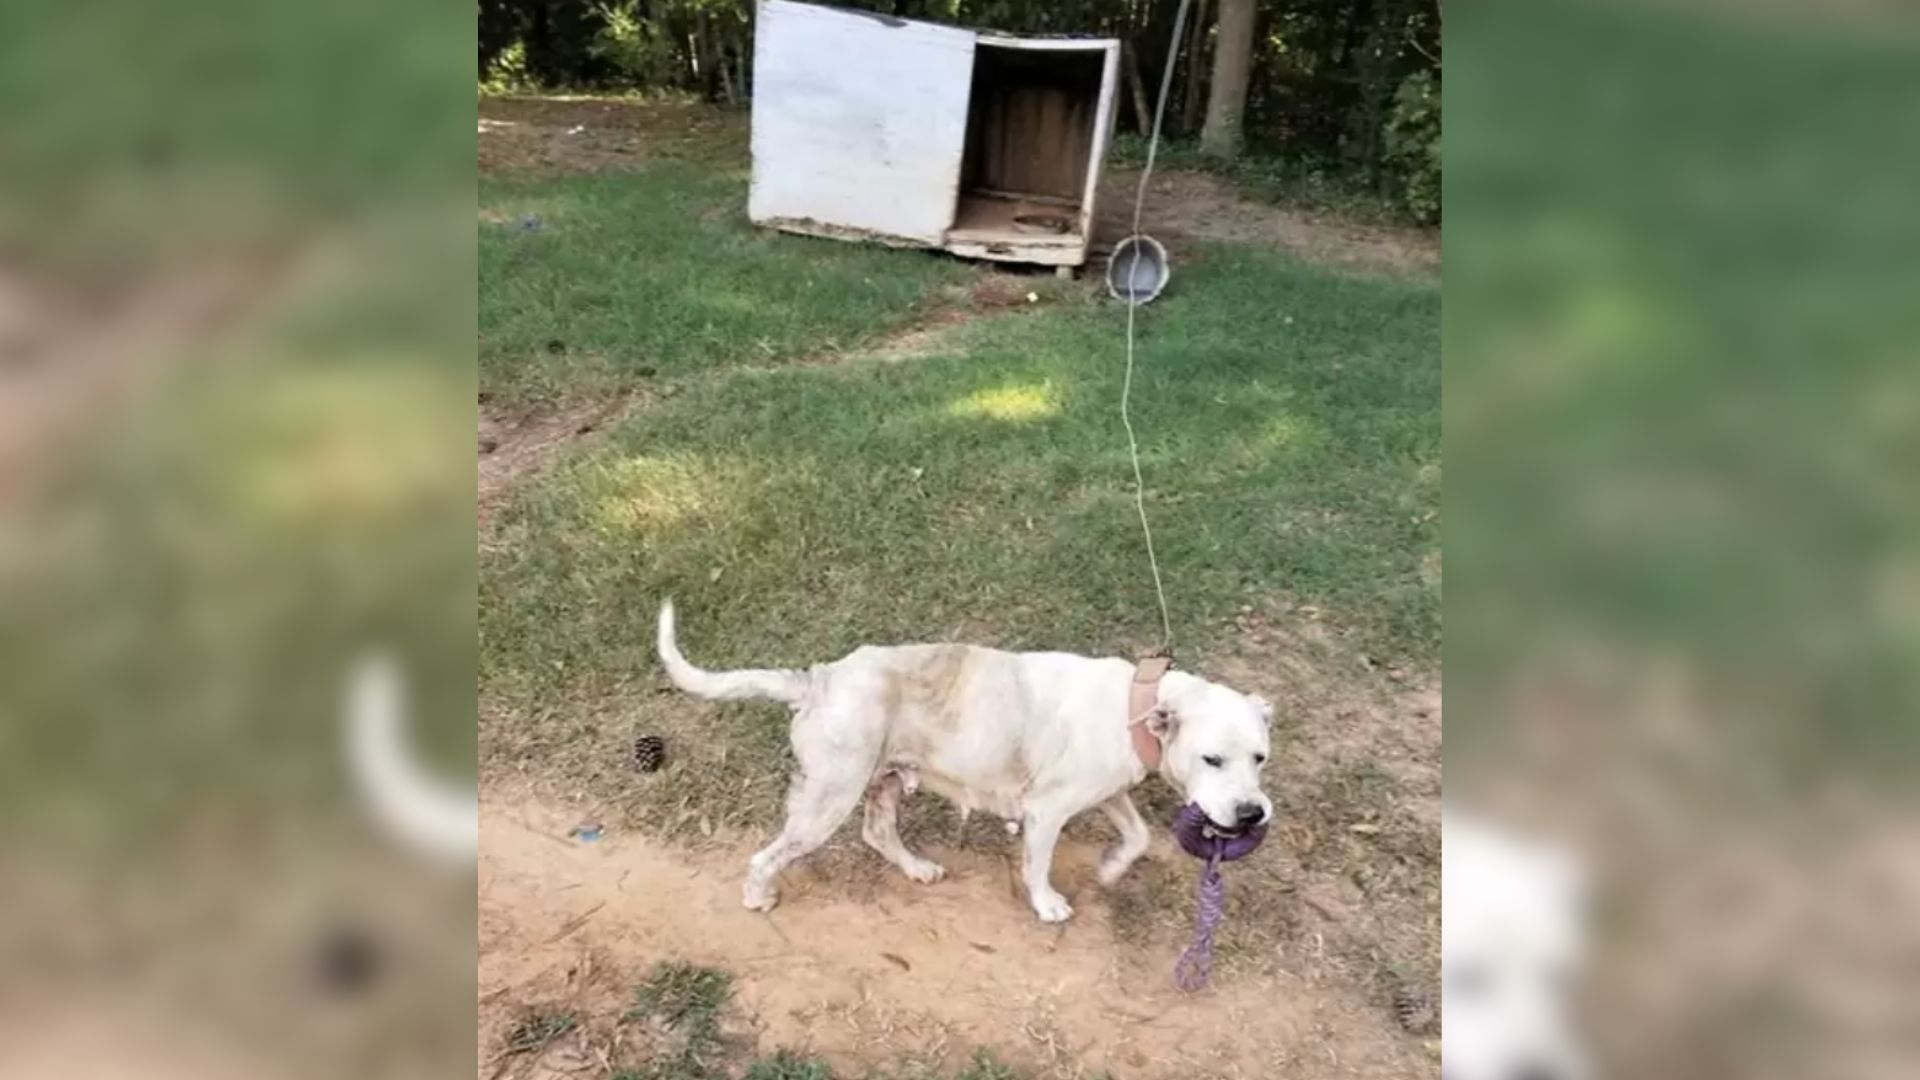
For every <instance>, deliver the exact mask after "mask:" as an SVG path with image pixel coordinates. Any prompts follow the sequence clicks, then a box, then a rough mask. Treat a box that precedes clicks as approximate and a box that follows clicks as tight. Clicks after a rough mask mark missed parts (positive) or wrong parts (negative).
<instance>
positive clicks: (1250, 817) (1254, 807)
mask: <svg viewBox="0 0 1920 1080" xmlns="http://www.w3.org/2000/svg"><path fill="white" fill-rule="evenodd" d="M1266 817H1267V811H1266V810H1265V809H1264V808H1263V807H1262V806H1261V805H1260V804H1259V803H1251V802H1243V803H1241V804H1240V805H1239V806H1236V807H1234V808H1233V823H1234V824H1235V825H1238V826H1239V827H1240V828H1242V829H1245V828H1247V827H1249V826H1253V825H1258V824H1260V823H1261V822H1262V821H1264V820H1266Z"/></svg>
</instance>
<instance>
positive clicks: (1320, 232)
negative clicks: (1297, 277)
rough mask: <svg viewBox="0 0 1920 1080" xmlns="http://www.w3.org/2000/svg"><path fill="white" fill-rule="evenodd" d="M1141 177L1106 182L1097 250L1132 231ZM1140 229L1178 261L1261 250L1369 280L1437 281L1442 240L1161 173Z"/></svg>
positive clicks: (1180, 173)
mask: <svg viewBox="0 0 1920 1080" xmlns="http://www.w3.org/2000/svg"><path fill="white" fill-rule="evenodd" d="M1139 184H1140V174H1139V172H1138V171H1136V170H1131V169H1128V170H1124V171H1119V172H1115V173H1113V174H1112V175H1110V176H1109V177H1107V178H1106V179H1104V180H1103V181H1102V182H1101V185H1100V203H1099V222H1098V224H1097V225H1096V243H1097V244H1099V245H1101V246H1102V247H1104V248H1106V249H1108V250H1111V248H1112V245H1113V244H1115V243H1116V242H1118V241H1119V240H1120V239H1121V238H1122V237H1125V236H1126V235H1127V234H1128V233H1130V232H1132V231H1133V202H1134V198H1135V197H1136V195H1137V193H1138V188H1139ZM1140 217H1141V221H1140V228H1141V231H1142V232H1145V233H1147V234H1148V235H1150V236H1152V237H1153V238H1154V239H1156V240H1159V241H1160V242H1161V243H1162V244H1164V245H1166V247H1167V251H1168V255H1169V256H1170V257H1172V258H1173V259H1175V260H1179V259H1180V258H1181V257H1183V256H1187V257H1191V256H1192V255H1194V254H1196V250H1195V249H1196V248H1197V246H1198V245H1200V244H1211V243H1235V244H1256V245H1260V246H1264V247H1271V248H1275V249H1277V250H1281V251H1286V252H1288V253H1290V254H1293V255H1296V256H1298V257H1299V258H1301V259H1303V260H1305V261H1307V262H1312V263H1319V264H1322V265H1325V266H1332V267H1337V268H1339V269H1341V270H1346V271H1353V272H1358V273H1367V274H1391V275H1397V276H1419V277H1426V278H1437V277H1439V275H1440V237H1439V234H1438V233H1436V232H1433V231H1430V230H1422V229H1404V228H1392V227H1389V226H1381V225H1362V224H1358V223H1356V222H1351V221H1343V220H1340V219H1338V218H1333V217H1328V216H1325V215H1321V214H1313V213H1308V212H1306V211H1302V210H1296V209H1292V208H1289V207H1284V206H1274V205H1272V204H1270V203H1263V202H1258V201H1255V200H1252V199H1248V198H1247V197H1246V196H1244V195H1242V194H1240V192H1238V191H1237V190H1235V189H1234V186H1233V185H1232V184H1231V183H1229V182H1228V181H1226V180H1222V179H1221V178H1219V177H1217V176H1213V175H1210V174H1208V173H1204V172H1195V171H1192V170H1182V169H1166V168H1159V167H1156V168H1155V169H1154V172H1153V176H1152V178H1151V179H1150V180H1149V182H1148V184H1147V197H1146V202H1145V205H1144V208H1143V209H1142V211H1141V215H1140Z"/></svg>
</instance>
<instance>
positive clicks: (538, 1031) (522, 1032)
mask: <svg viewBox="0 0 1920 1080" xmlns="http://www.w3.org/2000/svg"><path fill="white" fill-rule="evenodd" d="M579 1024H580V1018H579V1017H578V1016H576V1015H574V1014H573V1013H572V1012H567V1011H557V1012H556V1011H550V1010H544V1009H536V1010H534V1011H533V1012H530V1013H528V1014H527V1015H526V1017H525V1018H524V1019H522V1020H521V1021H520V1022H519V1023H518V1024H515V1025H514V1026H513V1030H512V1031H509V1032H508V1033H507V1046H506V1049H507V1052H508V1053H510V1054H532V1053H537V1052H539V1051H541V1050H545V1049H546V1048H547V1047H548V1046H550V1045H552V1044H553V1041H554V1040H555V1039H558V1038H559V1037H560V1036H562V1035H565V1034H566V1033H567V1032H569V1031H572V1030H573V1029H574V1028H576V1027H578V1026H579Z"/></svg>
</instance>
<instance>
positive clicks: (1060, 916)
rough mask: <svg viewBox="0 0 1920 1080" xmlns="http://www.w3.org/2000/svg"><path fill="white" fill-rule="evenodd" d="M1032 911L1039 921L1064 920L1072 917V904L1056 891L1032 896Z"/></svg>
mask: <svg viewBox="0 0 1920 1080" xmlns="http://www.w3.org/2000/svg"><path fill="white" fill-rule="evenodd" d="M1033 913H1034V914H1035V915H1038V916H1040V921H1041V922H1066V921H1067V920H1068V919H1070V918H1072V917H1073V905H1072V904H1069V903H1067V898H1066V897H1064V896H1061V895H1060V894H1059V893H1057V892H1050V893H1047V894H1046V895H1044V896H1036V897H1034V898H1033Z"/></svg>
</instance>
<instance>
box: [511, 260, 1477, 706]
mask: <svg viewBox="0 0 1920 1080" xmlns="http://www.w3.org/2000/svg"><path fill="white" fill-rule="evenodd" d="M1438 299H1439V298H1438V293H1437V291H1436V290H1434V289H1431V288H1428V287H1422V286H1417V285H1410V284H1403V283H1383V282H1360V281H1353V280H1349V279H1343V278H1339V277H1335V276H1333V275H1330V274H1326V273H1323V272H1320V271H1317V270H1314V269H1311V268H1308V267H1304V266H1302V265H1300V264H1297V263H1294V262H1291V261H1289V260H1287V259H1286V258H1284V257H1281V256H1278V255H1272V254H1266V253H1260V252H1253V251H1218V252H1216V253H1214V254H1213V255H1212V256H1211V257H1210V258H1209V259H1208V260H1207V261H1206V262H1205V263H1203V264H1201V265H1199V266H1196V267H1193V268H1191V269H1190V270H1189V271H1188V272H1187V273H1186V274H1185V275H1183V278H1182V284H1181V288H1180V289H1179V290H1178V291H1177V292H1176V293H1173V294H1170V295H1169V296H1168V297H1166V298H1165V299H1164V300H1163V301H1161V302H1160V303H1158V304H1156V305H1155V306H1154V307H1153V308H1151V309H1149V310H1148V311H1147V312H1146V313H1145V315H1144V317H1143V319H1142V326H1141V338H1140V347H1139V369H1138V372H1137V375H1136V385H1135V400H1134V409H1135V418H1136V425H1137V427H1138V429H1139V431H1140V434H1141V453H1142V463H1143V467H1144V469H1145V472H1146V477H1147V483H1148V487H1149V492H1148V500H1147V501H1148V510H1149V513H1150V514H1151V516H1152V519H1153V521H1154V524H1155V525H1156V526H1157V530H1158V531H1157V535H1156V539H1157V542H1158V549H1159V555H1160V559H1161V561H1162V564H1163V567H1164V569H1165V572H1166V576H1167V581H1168V585H1169V594H1170V595H1169V599H1170V602H1171V603H1172V605H1173V609H1174V610H1173V618H1174V624H1175V632H1176V636H1177V637H1178V638H1179V639H1180V641H1181V642H1182V643H1184V644H1187V645H1190V646H1192V647H1195V648H1205V647H1206V646H1207V645H1209V644H1211V643H1214V642H1216V641H1218V640H1219V638H1220V636H1221V635H1222V634H1223V633H1224V632H1227V631H1226V628H1225V626H1224V622H1225V620H1226V619H1227V618H1228V617H1229V616H1230V615H1231V614H1233V613H1234V612H1235V611H1237V610H1238V609H1239V607H1240V606H1242V605H1254V606H1257V607H1261V608H1268V607H1272V606H1275V605H1285V604H1300V605H1307V606H1309V607H1315V608H1319V609H1322V610H1324V611H1326V612H1328V613H1329V618H1332V619H1336V620H1337V623H1338V627H1339V630H1340V632H1342V633H1344V634H1345V635H1346V636H1347V640H1348V641H1349V643H1350V644H1351V645H1352V646H1353V647H1354V648H1357V649H1366V650H1369V651H1370V652H1371V653H1372V654H1374V655H1376V656H1383V657H1388V658H1403V659H1406V660H1409V661H1411V662H1414V663H1417V664H1430V663H1431V662H1433V661H1434V660H1435V659H1436V658H1437V646H1438V640H1439V619H1438V607H1439V598H1440V597H1439V585H1438V581H1437V574H1436V573H1435V572H1434V569H1435V564H1436V563H1437V558H1438V551H1439V541H1440V524H1439V493H1440V464H1439V461H1440V441H1439V436H1440V431H1439V416H1438V401H1439V379H1440V365H1439V357H1438V349H1437V322H1438ZM944 345H945V348H944V349H943V351H942V354H941V355H938V356H934V357H929V358H926V359H921V360H916V361H914V362H912V363H886V362H879V361H875V362H851V363H844V364H839V365H834V366H830V367H827V366H819V367H816V366H808V367H801V368H793V369H787V370H779V371H755V372H747V373H741V374H739V375H737V376H735V377H731V378H725V379H712V380H700V381H696V382H694V383H691V384H689V385H687V386H686V388H685V390H684V392H682V393H679V394H676V395H674V396H673V397H672V398H671V399H669V400H666V401H662V402H659V403H657V404H655V405H654V406H652V407H649V408H646V409H644V410H643V411H642V412H641V413H640V414H638V415H636V416H635V417H634V418H633V419H632V420H631V421H630V422H628V423H627V424H625V425H624V426H622V427H620V428H619V429H617V430H616V431H614V432H613V433H611V435H610V437H609V438H608V439H607V440H605V441H604V442H603V443H601V444H599V445H598V446H596V447H595V448H593V449H592V450H591V451H590V452H588V453H585V454H583V455H581V456H579V457H578V458H576V459H575V460H573V461H571V462H568V463H565V464H564V465H563V466H562V467H560V468H559V469H557V470H556V471H555V472H553V473H552V474H550V475H549V476H546V477H544V478H543V479H542V480H541V481H540V482H539V483H537V484H534V485H532V486H530V487H526V488H524V489H523V490H522V491H521V492H520V493H519V496H518V497H517V498H516V499H515V501H514V502H513V503H512V504H511V505H510V506H509V507H508V508H507V509H506V511H505V512H504V514H503V515H502V519H501V522H500V526H499V536H500V539H501V541H502V542H500V543H498V544H494V545H490V550H489V552H488V553H487V555H486V556H485V557H484V560H483V561H484V570H483V578H484V581H483V583H482V589H481V635H482V641H483V653H484V658H483V676H482V677H483V682H484V683H485V685H486V686H487V688H488V690H489V691H490V692H491V693H493V694H495V695H498V696H499V697H500V698H501V699H502V700H504V701H506V702H509V703H513V704H514V705H516V706H519V707H520V710H521V711H522V712H523V714H524V713H528V712H537V711H548V710H550V709H551V703H552V702H554V701H557V700H563V699H566V698H569V697H573V696H575V695H577V694H578V693H579V692H580V691H582V690H587V689H590V688H595V687H599V688H606V687H610V686H613V685H617V684H620V683H624V682H628V681H630V680H632V679H634V678H635V677H636V676H641V675H643V674H645V673H647V672H648V670H649V668H650V666H651V659H650V656H649V654H650V651H651V645H650V643H651V638H652V633H653V618H654V612H655V610H656V609H657V607H658V605H659V602H660V600H661V598H662V597H664V596H667V595H673V596H676V597H678V598H679V600H680V602H681V606H682V611H683V627H684V630H683V633H684V635H685V641H686V645H687V647H688V649H689V652H690V655H692V656H693V657H695V659H696V660H697V661H699V662H703V663H710V664H713V665H727V664H741V663H748V662H751V663H754V664H766V663H794V664H799V663H805V662H808V661H814V660H820V659H825V658H830V657H834V656H838V655H841V654H842V653H844V652H846V651H847V650H849V649H851V648H853V647H855V646H856V645H858V644H861V643H863V642H874V641H881V642H885V641H913V640H939V639H948V638H966V639H969V640H975V641H981V642H987V643H993V644H998V645H1002V646H1006V647H1009V648H1061V649H1075V650H1081V651H1089V652H1095V653H1125V652H1128V651H1129V650H1131V649H1133V648H1136V647H1138V646H1143V645H1148V644H1151V643H1153V641H1154V639H1155V638H1156V637H1157V630H1158V627H1157V622H1158V620H1157V617H1155V614H1154V612H1155V603H1154V598H1153V592H1152V585H1151V582H1150V580H1149V578H1148V576H1147V573H1146V567H1145V554H1144V550H1143V548H1142V545H1141V542H1140V538H1139V525H1138V522H1137V521H1136V519H1135V517H1134V514H1133V507H1132V496H1131V481H1132V474H1131V471H1130V468H1129V466H1128V462H1127V454H1126V442H1125V434H1124V432H1123V430H1122V428H1121V425H1120V422H1119V414H1118V408H1117V406H1118V403H1119V398H1120V390H1121V381H1122V376H1123V370H1122V366H1123V350H1122V338H1121V333H1120V320H1119V318H1118V312H1117V311H1115V310H1113V309H1111V308H1109V307H1105V306H1098V307H1093V306H1067V307H1065V308H1062V309H1058V310H1054V311H1047V312H1039V313H1033V314H1028V315H1024V316H1021V317H1012V316H1009V317H1005V318H999V319H992V320H982V321H979V322H976V323H973V324H971V325H968V326H966V327H962V328H960V329H959V331H958V332H956V333H955V334H953V335H952V336H951V337H950V338H949V339H948V340H947V341H946V342H945V343H944Z"/></svg>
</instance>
